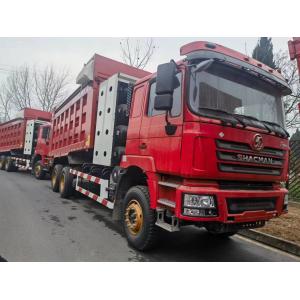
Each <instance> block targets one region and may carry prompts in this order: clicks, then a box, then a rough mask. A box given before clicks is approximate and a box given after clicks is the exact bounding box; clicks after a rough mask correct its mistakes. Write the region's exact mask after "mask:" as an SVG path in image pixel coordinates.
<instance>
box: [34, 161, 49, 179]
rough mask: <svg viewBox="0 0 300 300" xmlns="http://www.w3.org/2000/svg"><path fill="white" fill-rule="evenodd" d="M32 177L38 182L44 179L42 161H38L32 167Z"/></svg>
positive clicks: (44, 173)
mask: <svg viewBox="0 0 300 300" xmlns="http://www.w3.org/2000/svg"><path fill="white" fill-rule="evenodd" d="M33 176H34V177H35V178H36V179H38V180H42V179H44V178H45V176H46V172H45V171H44V170H43V164H42V161H41V160H39V161H37V162H36V163H35V164H34V167H33Z"/></svg>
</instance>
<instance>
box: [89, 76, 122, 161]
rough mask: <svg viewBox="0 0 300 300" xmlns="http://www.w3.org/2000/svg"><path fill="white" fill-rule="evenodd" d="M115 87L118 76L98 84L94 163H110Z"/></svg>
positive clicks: (116, 86)
mask: <svg viewBox="0 0 300 300" xmlns="http://www.w3.org/2000/svg"><path fill="white" fill-rule="evenodd" d="M117 88H118V76H113V77H111V78H110V79H109V80H107V81H105V82H104V83H102V84H101V86H100V95H99V104H98V114H97V116H98V119H97V126H96V137H95V148H94V156H93V163H94V164H98V165H103V166H110V165H111V156H112V143H113V135H114V122H115V111H116V97H117Z"/></svg>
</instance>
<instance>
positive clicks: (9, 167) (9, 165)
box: [5, 157, 16, 172]
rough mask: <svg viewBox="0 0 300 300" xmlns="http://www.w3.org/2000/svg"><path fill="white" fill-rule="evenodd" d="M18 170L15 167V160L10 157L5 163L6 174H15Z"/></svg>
mask: <svg viewBox="0 0 300 300" xmlns="http://www.w3.org/2000/svg"><path fill="white" fill-rule="evenodd" d="M15 170H16V167H15V166H14V162H13V160H12V159H11V158H10V157H8V158H7V159H6V161H5V171H6V172H13V171H15Z"/></svg>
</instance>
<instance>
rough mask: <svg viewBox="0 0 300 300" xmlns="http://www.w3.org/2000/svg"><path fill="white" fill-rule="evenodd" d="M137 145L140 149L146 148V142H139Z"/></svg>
mask: <svg viewBox="0 0 300 300" xmlns="http://www.w3.org/2000/svg"><path fill="white" fill-rule="evenodd" d="M139 147H140V149H142V150H144V149H146V148H147V144H146V143H141V144H140V145H139Z"/></svg>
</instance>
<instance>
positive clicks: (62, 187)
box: [59, 167, 74, 198]
mask: <svg viewBox="0 0 300 300" xmlns="http://www.w3.org/2000/svg"><path fill="white" fill-rule="evenodd" d="M70 169H71V168H70V167H64V168H63V169H62V172H61V176H60V181H59V192H60V196H61V197H62V198H68V197H70V196H72V195H73V193H74V188H73V179H74V176H73V175H72V174H71V173H70Z"/></svg>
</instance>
